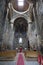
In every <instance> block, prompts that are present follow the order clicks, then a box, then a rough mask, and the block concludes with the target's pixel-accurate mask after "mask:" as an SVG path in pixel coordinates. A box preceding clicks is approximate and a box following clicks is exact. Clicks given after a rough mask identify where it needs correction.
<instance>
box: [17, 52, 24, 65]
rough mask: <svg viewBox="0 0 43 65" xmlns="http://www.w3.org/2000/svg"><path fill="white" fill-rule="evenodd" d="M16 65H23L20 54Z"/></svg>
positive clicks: (22, 58)
mask: <svg viewBox="0 0 43 65" xmlns="http://www.w3.org/2000/svg"><path fill="white" fill-rule="evenodd" d="M17 65H24V57H23V54H22V53H19V54H18V58H17Z"/></svg>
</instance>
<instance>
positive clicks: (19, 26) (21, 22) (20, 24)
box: [14, 17, 28, 33]
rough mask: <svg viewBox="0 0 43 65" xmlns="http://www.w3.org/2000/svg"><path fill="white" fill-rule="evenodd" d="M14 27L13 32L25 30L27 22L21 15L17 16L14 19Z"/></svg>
mask: <svg viewBox="0 0 43 65" xmlns="http://www.w3.org/2000/svg"><path fill="white" fill-rule="evenodd" d="M14 28H15V32H17V33H18V32H20V33H23V32H25V33H26V32H27V29H28V23H27V20H26V19H25V18H23V17H19V18H17V19H16V20H15V21H14Z"/></svg>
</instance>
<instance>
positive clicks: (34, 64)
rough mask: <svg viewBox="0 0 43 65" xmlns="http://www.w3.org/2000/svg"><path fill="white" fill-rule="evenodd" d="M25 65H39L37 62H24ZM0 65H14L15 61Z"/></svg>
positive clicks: (2, 62)
mask: <svg viewBox="0 0 43 65" xmlns="http://www.w3.org/2000/svg"><path fill="white" fill-rule="evenodd" d="M25 64H26V65H39V64H38V62H37V61H26V63H25ZM0 65H16V63H15V61H0Z"/></svg>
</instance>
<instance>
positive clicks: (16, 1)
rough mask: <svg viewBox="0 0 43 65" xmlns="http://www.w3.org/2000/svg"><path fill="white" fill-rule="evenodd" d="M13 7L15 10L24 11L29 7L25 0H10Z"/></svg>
mask: <svg viewBox="0 0 43 65" xmlns="http://www.w3.org/2000/svg"><path fill="white" fill-rule="evenodd" d="M11 2H12V5H13V8H14V9H15V10H16V11H19V12H24V11H26V10H27V9H28V8H29V3H28V2H27V1H26V0H12V1H11Z"/></svg>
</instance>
